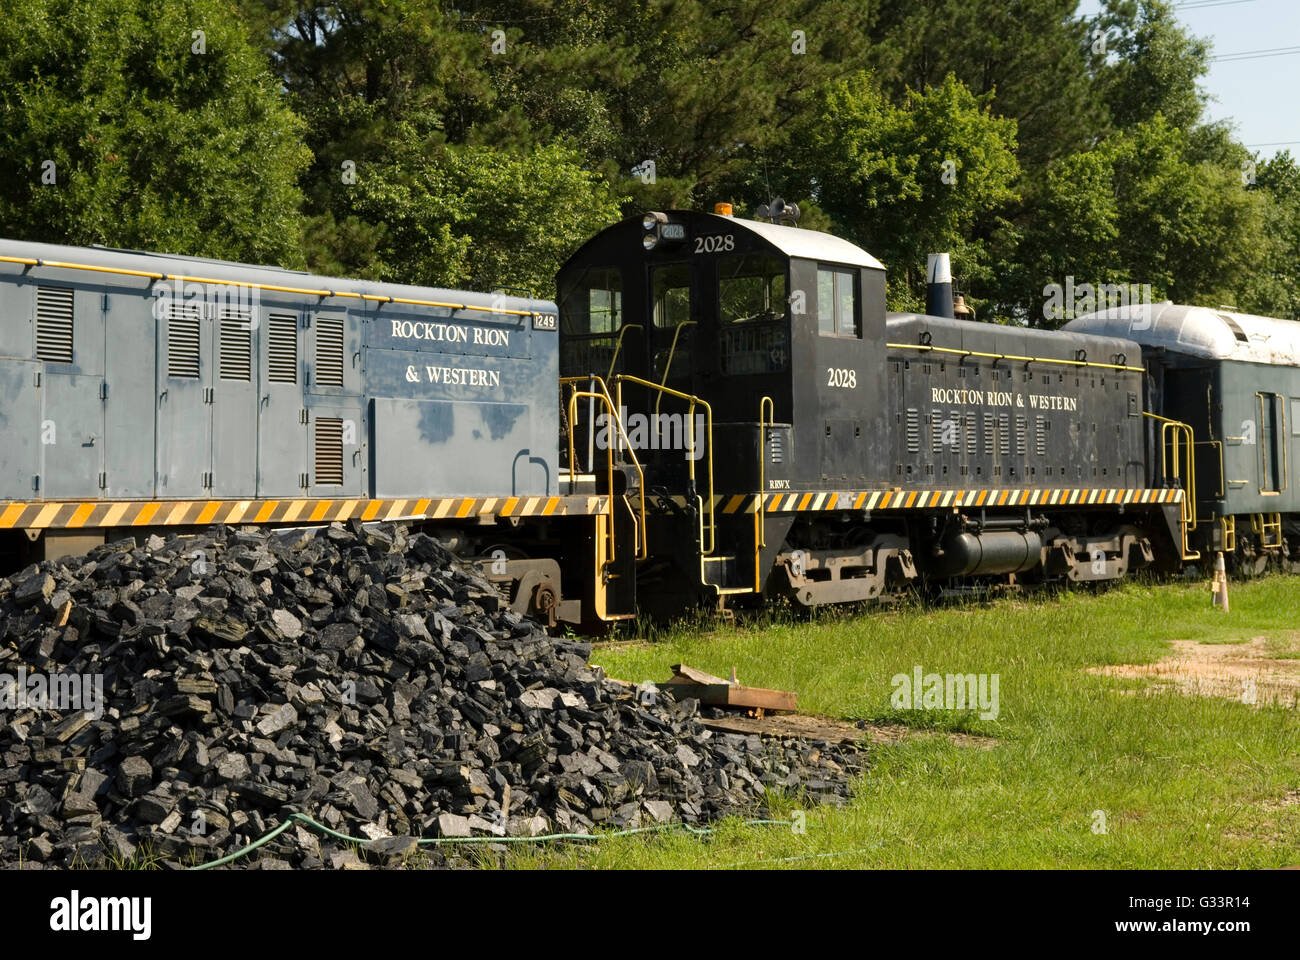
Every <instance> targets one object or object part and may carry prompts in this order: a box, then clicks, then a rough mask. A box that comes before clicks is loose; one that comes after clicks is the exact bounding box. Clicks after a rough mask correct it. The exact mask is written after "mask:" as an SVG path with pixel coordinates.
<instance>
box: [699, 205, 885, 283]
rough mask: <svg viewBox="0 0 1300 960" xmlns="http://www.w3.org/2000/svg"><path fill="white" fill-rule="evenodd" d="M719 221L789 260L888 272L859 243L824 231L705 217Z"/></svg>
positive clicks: (712, 214)
mask: <svg viewBox="0 0 1300 960" xmlns="http://www.w3.org/2000/svg"><path fill="white" fill-rule="evenodd" d="M702 216H705V217H711V218H713V219H715V220H720V221H724V222H726V223H729V224H735V225H736V226H737V227H742V228H744V229H746V230H749V231H750V232H751V233H756V234H758V235H759V236H760V237H762V238H763V239H764V240H766V241H767V242H768V243H770V244H772V246H774V247H776V248H777V249H778V250H780V251H781V252H782V253H784V254H785V255H786V256H788V257H799V258H801V259H805V260H823V261H830V262H833V263H845V264H849V265H850V266H854V267H870V268H871V269H873V270H884V269H885V265H884V264H883V263H881V262H880V261H879V260H877V259H876V258H875V257H873V256H872V255H871V254H869V253H867V251H865V250H863V249H862V248H861V247H859V246H858V245H857V244H855V243H850V242H849V241H847V240H844V239H843V238H841V237H837V236H834V235H833V234H829V233H822V232H821V231H820V230H804V229H803V228H802V227H787V226H783V225H781V224H779V223H768V222H767V221H766V220H741V219H740V218H738V217H724V216H720V215H718V214H714V213H708V214H703V215H702Z"/></svg>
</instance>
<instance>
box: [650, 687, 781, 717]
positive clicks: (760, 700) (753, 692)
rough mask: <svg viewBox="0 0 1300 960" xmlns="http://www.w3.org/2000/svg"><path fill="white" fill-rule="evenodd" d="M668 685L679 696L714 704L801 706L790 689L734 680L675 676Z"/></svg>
mask: <svg viewBox="0 0 1300 960" xmlns="http://www.w3.org/2000/svg"><path fill="white" fill-rule="evenodd" d="M664 687H665V688H667V689H668V690H670V691H672V694H673V696H675V697H677V699H679V700H681V699H684V698H686V697H693V698H694V699H696V700H699V701H700V703H702V704H705V705H706V706H710V707H740V708H744V709H750V710H753V709H762V710H782V711H786V712H790V713H793V712H794V711H796V710H798V709H799V705H798V697H797V696H796V695H795V694H793V693H790V692H789V691H787V690H766V689H764V688H762V687H742V686H740V685H739V684H734V685H733V684H730V683H712V684H702V683H680V682H675V681H673V680H670V681H668V682H667V683H665V684H664Z"/></svg>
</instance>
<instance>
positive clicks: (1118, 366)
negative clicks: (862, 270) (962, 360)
mask: <svg viewBox="0 0 1300 960" xmlns="http://www.w3.org/2000/svg"><path fill="white" fill-rule="evenodd" d="M885 346H886V347H887V348H889V349H891V350H925V351H930V352H933V353H955V354H960V355H961V356H963V357H990V358H992V359H994V360H1023V361H1025V362H1026V363H1055V364H1060V365H1061V366H1066V367H1101V368H1103V369H1106V370H1131V371H1132V372H1134V373H1146V367H1134V366H1129V365H1126V364H1122V363H1096V362H1094V361H1092V360H1054V359H1051V358H1049V357H1018V356H1016V355H1015V354H1012V353H984V352H982V351H980V350H959V349H957V348H956V347H936V346H933V345H931V344H928V343H886V344H885Z"/></svg>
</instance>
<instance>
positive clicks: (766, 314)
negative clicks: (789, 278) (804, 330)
mask: <svg viewBox="0 0 1300 960" xmlns="http://www.w3.org/2000/svg"><path fill="white" fill-rule="evenodd" d="M785 263H786V262H785V260H783V259H782V258H780V257H774V256H771V255H770V254H763V253H755V254H748V255H745V256H739V257H729V258H727V259H725V260H721V261H719V263H718V312H719V319H720V320H721V322H722V324H723V326H726V325H727V324H730V323H751V322H755V321H762V320H778V319H781V318H783V317H784V316H785V314H786V306H787V304H788V302H789V301H788V299H787V296H786V284H785Z"/></svg>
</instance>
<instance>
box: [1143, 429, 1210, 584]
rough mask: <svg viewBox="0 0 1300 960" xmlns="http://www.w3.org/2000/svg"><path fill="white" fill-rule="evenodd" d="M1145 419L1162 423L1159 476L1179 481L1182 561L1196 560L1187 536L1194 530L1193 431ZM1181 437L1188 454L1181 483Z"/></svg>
mask: <svg viewBox="0 0 1300 960" xmlns="http://www.w3.org/2000/svg"><path fill="white" fill-rule="evenodd" d="M1142 415H1143V416H1144V417H1150V418H1151V419H1152V420H1157V421H1159V422H1160V424H1161V428H1160V474H1161V476H1163V477H1164V478H1165V479H1173V480H1177V481H1178V482H1179V486H1181V487H1182V488H1183V502H1182V510H1181V511H1180V515H1181V519H1182V528H1183V559H1184V560H1196V559H1199V558H1200V556H1201V554H1200V552H1199V551H1198V552H1196V553H1193V552H1192V551H1191V550H1189V549H1188V543H1187V534H1188V533H1190V532H1191V531H1193V530H1195V529H1196V526H1197V515H1196V434H1195V433H1194V432H1193V430H1192V428H1191V427H1190V426H1189V425H1188V424H1186V423H1183V422H1182V421H1180V420H1171V419H1169V418H1168V417H1161V416H1158V415H1157V414H1154V413H1147V412H1146V411H1143V412H1142ZM1181 437H1185V438H1186V447H1187V452H1186V454H1185V456H1186V458H1187V482H1186V483H1185V484H1184V483H1183V482H1182V473H1181V471H1180V468H1179V464H1178V456H1179V452H1180V451H1179V440H1180V438H1181ZM1171 441H1172V442H1171ZM1170 459H1172V460H1173V472H1172V473H1171V472H1170V469H1169V461H1170Z"/></svg>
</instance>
